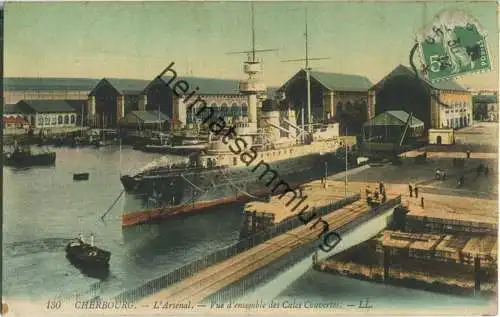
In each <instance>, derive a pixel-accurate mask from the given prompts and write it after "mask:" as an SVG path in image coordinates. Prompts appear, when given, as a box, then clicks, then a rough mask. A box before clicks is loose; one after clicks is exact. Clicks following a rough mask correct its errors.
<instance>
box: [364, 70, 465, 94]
mask: <svg viewBox="0 0 500 317" xmlns="http://www.w3.org/2000/svg"><path fill="white" fill-rule="evenodd" d="M418 75H419V78H420V79H421V80H422V81H423V82H424V83H425V84H426V85H427V86H429V87H431V88H434V89H438V90H454V91H467V89H465V88H464V87H462V86H460V85H459V84H458V83H457V82H456V81H454V80H452V79H449V80H443V81H440V82H437V83H431V82H430V81H429V80H427V79H426V77H425V75H424V74H422V72H420V71H419V72H418ZM395 76H413V77H415V73H414V72H413V70H412V69H411V68H409V67H407V66H404V65H401V64H399V65H398V66H397V67H396V68H394V69H393V70H392V71H391V72H390V73H389V74H387V75H386V76H385V77H384V78H382V79H381V80H380V81H379V82H378V83H376V84H375V85H373V86H372V87H371V89H375V90H377V89H380V88H381V87H382V86H383V85H384V82H385V81H386V80H387V79H389V78H393V77H395Z"/></svg>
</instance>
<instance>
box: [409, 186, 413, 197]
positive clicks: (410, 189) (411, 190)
mask: <svg viewBox="0 0 500 317" xmlns="http://www.w3.org/2000/svg"><path fill="white" fill-rule="evenodd" d="M408 191H409V192H410V197H413V187H412V186H411V184H408Z"/></svg>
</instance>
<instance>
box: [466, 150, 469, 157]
mask: <svg viewBox="0 0 500 317" xmlns="http://www.w3.org/2000/svg"><path fill="white" fill-rule="evenodd" d="M466 153H467V158H470V150H467V152H466Z"/></svg>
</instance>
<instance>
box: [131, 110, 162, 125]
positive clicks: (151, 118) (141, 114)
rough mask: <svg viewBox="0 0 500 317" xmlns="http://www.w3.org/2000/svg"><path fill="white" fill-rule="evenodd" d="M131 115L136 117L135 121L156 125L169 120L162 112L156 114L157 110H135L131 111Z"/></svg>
mask: <svg viewBox="0 0 500 317" xmlns="http://www.w3.org/2000/svg"><path fill="white" fill-rule="evenodd" d="M131 114H132V115H133V116H135V117H137V119H139V120H140V121H142V122H143V123H158V122H165V121H167V120H170V117H169V116H167V115H166V114H164V113H162V112H158V110H151V111H142V110H135V111H132V112H131Z"/></svg>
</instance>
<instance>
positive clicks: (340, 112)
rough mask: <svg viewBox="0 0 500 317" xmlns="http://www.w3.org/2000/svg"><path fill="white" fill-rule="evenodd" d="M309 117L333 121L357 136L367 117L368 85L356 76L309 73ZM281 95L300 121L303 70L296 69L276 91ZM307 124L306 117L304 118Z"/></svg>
mask: <svg viewBox="0 0 500 317" xmlns="http://www.w3.org/2000/svg"><path fill="white" fill-rule="evenodd" d="M310 79H311V80H310V82H311V116H312V121H313V123H314V122H324V121H327V120H335V121H338V122H340V125H341V127H340V129H341V130H342V131H345V129H346V128H347V129H348V130H349V131H350V132H349V134H351V133H360V132H361V129H362V125H363V123H364V122H365V121H366V120H367V119H368V118H369V113H368V110H369V109H368V90H369V89H370V87H371V86H372V85H373V84H372V82H371V81H370V80H369V79H368V78H366V77H364V76H358V75H348V74H336V73H326V72H317V71H311V72H310ZM279 91H280V92H283V93H284V94H285V98H286V99H285V104H291V105H293V108H294V110H295V111H296V113H297V118H298V120H300V115H299V114H300V111H301V110H302V109H304V112H305V113H306V114H307V80H306V71H305V70H303V69H302V70H300V71H299V72H297V73H296V74H295V75H294V76H293V77H292V78H290V79H289V80H288V81H287V82H286V83H285V84H283V85H282V86H281V87H280V88H279ZM305 122H306V123H307V115H305Z"/></svg>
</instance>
